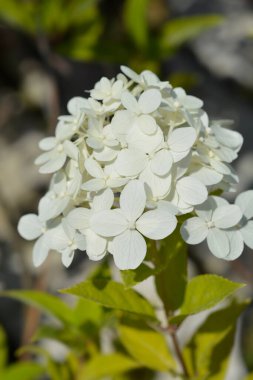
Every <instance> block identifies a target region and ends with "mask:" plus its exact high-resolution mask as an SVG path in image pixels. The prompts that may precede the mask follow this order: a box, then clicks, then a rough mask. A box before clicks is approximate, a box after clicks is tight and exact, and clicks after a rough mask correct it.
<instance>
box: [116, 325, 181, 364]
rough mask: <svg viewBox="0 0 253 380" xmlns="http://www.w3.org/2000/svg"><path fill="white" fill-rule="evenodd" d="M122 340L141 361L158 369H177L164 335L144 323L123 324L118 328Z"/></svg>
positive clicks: (128, 349)
mask: <svg viewBox="0 0 253 380" xmlns="http://www.w3.org/2000/svg"><path fill="white" fill-rule="evenodd" d="M118 330H119V334H120V340H121V342H122V343H123V345H124V346H125V348H126V349H127V351H128V352H129V354H130V355H131V356H133V357H134V358H135V359H136V360H137V361H138V362H139V363H141V364H142V365H143V366H145V367H147V368H151V369H153V370H156V371H168V370H170V369H173V368H174V369H175V363H174V360H173V357H172V356H171V354H170V352H169V347H168V343H167V342H166V340H165V338H164V336H163V335H162V334H161V333H159V332H157V331H155V330H153V329H151V328H149V327H148V326H147V325H145V324H144V323H142V324H140V323H137V322H136V323H135V324H133V323H132V324H121V325H120V326H119V328H118Z"/></svg>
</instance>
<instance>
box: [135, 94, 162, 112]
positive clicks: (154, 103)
mask: <svg viewBox="0 0 253 380" xmlns="http://www.w3.org/2000/svg"><path fill="white" fill-rule="evenodd" d="M161 101H162V96H161V93H160V91H158V90H156V89H154V88H152V89H149V90H146V91H144V92H143V93H142V94H141V96H140V98H139V100H138V104H139V107H140V110H141V112H142V113H151V112H154V111H155V110H157V108H158V107H159V106H160V104H161Z"/></svg>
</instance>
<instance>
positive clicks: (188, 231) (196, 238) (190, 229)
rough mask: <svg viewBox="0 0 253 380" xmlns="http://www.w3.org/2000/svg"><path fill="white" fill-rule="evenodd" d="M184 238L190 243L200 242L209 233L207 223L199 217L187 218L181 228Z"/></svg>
mask: <svg viewBox="0 0 253 380" xmlns="http://www.w3.org/2000/svg"><path fill="white" fill-rule="evenodd" d="M180 232H181V235H182V238H183V239H184V241H185V242H186V243H188V244H199V243H201V242H202V241H203V240H205V238H206V237H207V234H208V228H207V225H206V223H205V222H204V221H203V220H202V219H200V218H197V217H194V218H190V219H187V220H186V221H185V222H184V223H183V225H182V226H181V229H180Z"/></svg>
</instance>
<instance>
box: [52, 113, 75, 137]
mask: <svg viewBox="0 0 253 380" xmlns="http://www.w3.org/2000/svg"><path fill="white" fill-rule="evenodd" d="M63 118H64V119H63V120H62V117H60V122H59V123H58V124H57V126H56V129H55V136H56V138H57V140H58V141H63V140H65V139H68V138H70V137H71V136H72V135H73V134H74V130H73V128H71V126H70V124H69V119H70V120H71V121H73V119H72V117H71V116H70V117H68V116H67V117H66V116H63ZM66 118H67V120H68V122H67V123H66V124H65V120H66Z"/></svg>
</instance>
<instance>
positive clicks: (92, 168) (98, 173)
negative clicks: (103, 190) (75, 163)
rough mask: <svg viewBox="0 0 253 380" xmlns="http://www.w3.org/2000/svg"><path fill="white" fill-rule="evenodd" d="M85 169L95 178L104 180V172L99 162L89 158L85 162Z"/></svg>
mask: <svg viewBox="0 0 253 380" xmlns="http://www.w3.org/2000/svg"><path fill="white" fill-rule="evenodd" d="M84 166H85V169H86V170H87V172H88V173H89V174H90V175H91V176H92V177H94V178H104V171H103V169H102V168H101V166H100V165H99V163H98V162H97V161H95V160H94V159H93V158H87V159H86V160H85V162H84Z"/></svg>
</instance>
